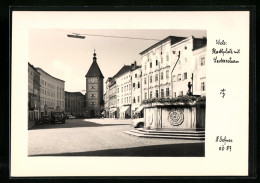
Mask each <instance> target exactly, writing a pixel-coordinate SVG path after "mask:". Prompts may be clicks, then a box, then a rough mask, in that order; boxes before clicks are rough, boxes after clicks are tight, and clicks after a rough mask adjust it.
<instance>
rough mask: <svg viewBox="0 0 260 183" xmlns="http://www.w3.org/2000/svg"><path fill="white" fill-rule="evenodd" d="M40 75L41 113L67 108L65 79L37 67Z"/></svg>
mask: <svg viewBox="0 0 260 183" xmlns="http://www.w3.org/2000/svg"><path fill="white" fill-rule="evenodd" d="M36 69H37V71H38V72H39V73H40V74H41V76H40V105H41V109H40V111H41V115H44V114H48V115H50V113H51V111H64V110H65V91H64V87H65V81H63V80H61V79H58V78H55V77H53V76H51V75H50V74H48V73H47V72H45V71H44V70H43V69H41V68H36Z"/></svg>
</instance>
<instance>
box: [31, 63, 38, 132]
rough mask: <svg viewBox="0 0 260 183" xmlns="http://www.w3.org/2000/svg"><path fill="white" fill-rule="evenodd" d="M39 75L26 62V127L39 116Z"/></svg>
mask: <svg viewBox="0 0 260 183" xmlns="http://www.w3.org/2000/svg"><path fill="white" fill-rule="evenodd" d="M40 75H41V74H40V73H39V72H38V71H37V70H36V69H35V68H34V66H33V65H31V64H30V63H29V62H28V128H30V127H31V126H33V125H34V123H35V122H34V121H35V120H38V119H39V118H40Z"/></svg>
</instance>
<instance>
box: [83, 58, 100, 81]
mask: <svg viewBox="0 0 260 183" xmlns="http://www.w3.org/2000/svg"><path fill="white" fill-rule="evenodd" d="M85 77H102V78H104V76H103V74H102V72H101V70H100V68H99V66H98V64H97V61H93V62H92V65H91V66H90V68H89V70H88V73H87V74H86V75H85Z"/></svg>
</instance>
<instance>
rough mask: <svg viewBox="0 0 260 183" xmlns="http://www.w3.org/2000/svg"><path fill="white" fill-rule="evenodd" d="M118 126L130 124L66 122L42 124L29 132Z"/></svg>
mask: <svg viewBox="0 0 260 183" xmlns="http://www.w3.org/2000/svg"><path fill="white" fill-rule="evenodd" d="M120 125H130V124H124V123H123V124H120V123H113V124H106V123H103V124H102V123H95V122H91V121H84V119H82V120H75V121H72V120H66V122H65V123H64V124H62V123H55V124H50V123H43V124H38V125H35V126H34V127H32V128H31V129H29V130H42V129H55V128H79V127H103V126H120Z"/></svg>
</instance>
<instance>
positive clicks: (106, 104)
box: [104, 77, 112, 118]
mask: <svg viewBox="0 0 260 183" xmlns="http://www.w3.org/2000/svg"><path fill="white" fill-rule="evenodd" d="M111 79H112V78H111V77H109V78H108V79H107V80H106V82H105V84H106V85H105V86H106V92H105V94H104V110H105V117H106V118H109V116H110V101H109V86H110V81H111Z"/></svg>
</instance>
